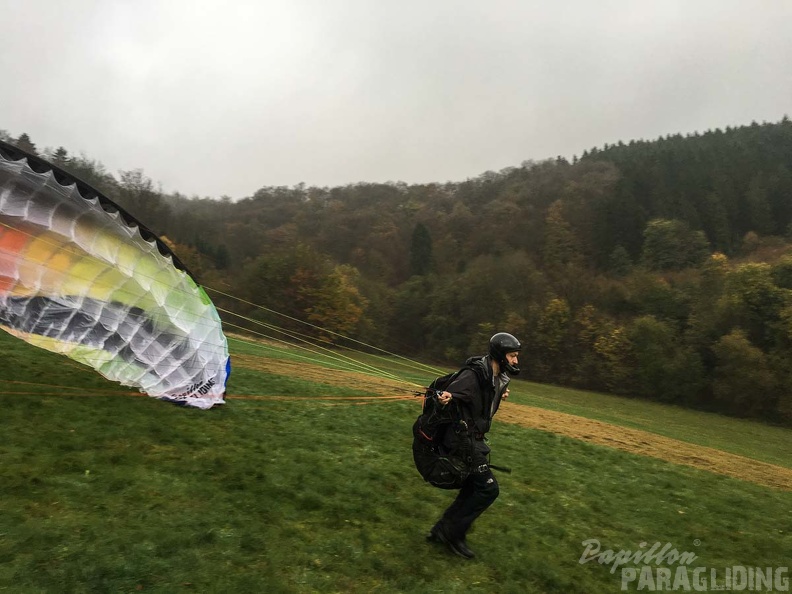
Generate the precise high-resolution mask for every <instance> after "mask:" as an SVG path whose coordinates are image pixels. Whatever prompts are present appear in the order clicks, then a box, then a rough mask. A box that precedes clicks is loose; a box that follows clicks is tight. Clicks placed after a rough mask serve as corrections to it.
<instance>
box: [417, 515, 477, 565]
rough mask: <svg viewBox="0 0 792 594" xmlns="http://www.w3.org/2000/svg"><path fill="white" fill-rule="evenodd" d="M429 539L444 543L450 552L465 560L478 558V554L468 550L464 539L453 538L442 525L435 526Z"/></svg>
mask: <svg viewBox="0 0 792 594" xmlns="http://www.w3.org/2000/svg"><path fill="white" fill-rule="evenodd" d="M427 539H429V540H434V541H439V542H442V543H444V544H445V545H446V546H447V547H448V550H450V551H451V552H452V553H454V554H455V555H459V556H460V557H463V558H464V559H472V558H473V557H475V556H476V553H474V552H473V551H471V550H470V549H469V548H468V546H467V543H466V542H465V539H464V538H451V537H450V536H449V535H448V533H447V532H446V530H445V528H443V525H442V524H440V523H438V524H435V525H434V527H433V528H432V530H431V531H430V532H429V536H427Z"/></svg>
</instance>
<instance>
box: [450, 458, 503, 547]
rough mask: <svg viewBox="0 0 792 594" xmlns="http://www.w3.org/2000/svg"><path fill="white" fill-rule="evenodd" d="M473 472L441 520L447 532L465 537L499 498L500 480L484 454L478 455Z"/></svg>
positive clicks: (451, 535) (454, 535) (460, 537)
mask: <svg viewBox="0 0 792 594" xmlns="http://www.w3.org/2000/svg"><path fill="white" fill-rule="evenodd" d="M476 458H477V459H476V466H475V469H474V471H473V473H471V474H470V476H468V477H467V479H466V480H465V482H464V484H463V485H462V488H461V489H460V491H459V494H458V495H457V497H456V499H455V500H454V502H453V503H452V504H451V505H450V506H449V507H448V509H447V510H446V511H445V513H444V514H443V517H442V519H441V520H440V522H441V523H442V524H443V528H444V529H445V532H446V534H448V536H449V537H451V538H454V539H463V538H465V534H466V533H467V531H468V529H469V528H470V526H471V525H472V524H473V522H474V521H475V519H476V518H478V517H479V516H480V515H481V514H482V513H484V510H486V509H487V508H488V507H489V506H490V505H492V503H493V502H494V501H495V500H496V499H497V498H498V493H499V492H500V488H499V487H498V481H497V480H496V479H495V476H494V475H493V474H492V470H490V467H489V464H487V459H486V457H484V456H483V455H477V456H476Z"/></svg>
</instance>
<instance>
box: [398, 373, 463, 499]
mask: <svg viewBox="0 0 792 594" xmlns="http://www.w3.org/2000/svg"><path fill="white" fill-rule="evenodd" d="M465 369H468V368H467V367H465V368H463V369H460V370H459V371H456V372H454V373H449V374H448V375H444V376H441V377H438V378H437V379H435V380H434V381H433V382H432V383H431V384H429V387H428V388H427V390H426V392H425V393H424V396H423V399H424V401H423V412H422V413H421V414H420V415H419V416H418V418H417V419H416V420H415V423H414V424H413V448H412V449H413V460H414V461H415V468H416V469H417V470H418V472H419V473H420V474H421V476H422V477H423V479H424V480H425V481H426V482H428V483H429V484H431V485H433V486H435V487H439V488H441V489H459V488H460V487H461V486H462V484H463V483H464V482H465V479H466V478H467V477H468V475H469V474H470V473H471V472H472V471H473V452H474V448H475V442H474V433H473V424H472V423H471V422H468V421H466V420H465V419H464V418H463V415H462V411H461V410H460V406H459V403H458V402H456V401H455V400H454V399H451V402H449V403H448V404H447V405H445V406H443V405H442V404H440V402H439V401H438V399H437V398H438V396H439V395H440V394H442V392H443V391H444V390H445V389H446V388H447V387H448V386H449V385H451V382H453V381H454V380H455V379H456V378H457V376H458V375H459V374H460V373H461V372H462V371H464V370H465Z"/></svg>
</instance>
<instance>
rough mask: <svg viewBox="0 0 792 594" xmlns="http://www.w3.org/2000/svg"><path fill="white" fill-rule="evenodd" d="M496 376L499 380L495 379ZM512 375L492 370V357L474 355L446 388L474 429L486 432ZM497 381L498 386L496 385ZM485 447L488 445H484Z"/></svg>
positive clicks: (487, 449) (486, 448) (477, 431)
mask: <svg viewBox="0 0 792 594" xmlns="http://www.w3.org/2000/svg"><path fill="white" fill-rule="evenodd" d="M496 379H497V382H496ZM509 381H510V378H509V376H508V374H507V373H506V372H501V373H500V374H499V375H498V377H497V378H495V377H494V374H493V373H492V364H491V359H490V357H489V356H488V355H487V356H484V357H471V358H470V359H468V360H467V361H465V368H464V369H463V370H462V372H461V373H460V374H459V375H458V376H457V378H456V379H455V380H454V381H453V382H451V384H450V385H449V386H448V387H447V388H446V391H448V392H451V394H452V395H453V397H454V399H455V400H456V401H457V403H458V404H459V405H460V408H461V410H462V417H463V418H464V419H466V420H467V421H469V422H470V421H472V423H473V426H474V428H475V429H474V430H475V432H476V433H478V434H479V435H481V436H483V435H484V434H485V433H487V432H488V431H489V430H490V427H491V426H492V417H493V416H494V415H495V413H496V412H497V411H498V408H499V407H500V403H501V399H502V397H503V392H504V391H505V390H506V387H507V386H508V385H509ZM496 383H497V386H496ZM481 444H482V446H483V448H481V449H485V450H486V451H489V448H488V447H486V446H485V445H483V441H482V442H481Z"/></svg>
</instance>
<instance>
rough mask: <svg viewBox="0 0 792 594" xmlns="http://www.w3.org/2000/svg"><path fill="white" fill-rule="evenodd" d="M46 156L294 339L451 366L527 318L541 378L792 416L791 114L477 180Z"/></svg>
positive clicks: (729, 410)
mask: <svg viewBox="0 0 792 594" xmlns="http://www.w3.org/2000/svg"><path fill="white" fill-rule="evenodd" d="M27 140H28V142H29V141H30V139H29V138H28V139H27ZM28 148H30V146H28ZM34 148H35V147H34ZM49 157H50V158H51V160H52V161H53V162H54V163H55V164H56V165H59V166H61V167H63V168H64V169H67V170H69V171H71V172H72V173H74V174H75V175H77V176H78V177H82V178H84V179H85V180H86V181H88V182H90V183H92V184H94V185H95V186H96V187H97V188H99V189H100V190H101V191H103V192H105V193H107V194H108V195H109V196H111V197H112V198H113V199H114V200H116V201H117V202H118V203H119V204H121V205H123V206H124V207H126V208H127V209H129V210H130V211H131V212H132V214H134V215H136V216H137V217H138V218H140V219H141V220H142V221H144V222H145V223H147V224H148V225H149V226H151V228H152V229H153V230H154V231H156V232H158V233H160V234H163V235H165V236H167V238H168V240H169V241H170V243H171V245H172V246H173V248H174V250H175V251H176V253H177V254H179V256H180V258H181V259H182V260H183V261H184V262H185V263H186V264H187V266H188V267H189V268H190V269H191V270H192V271H193V272H194V273H195V274H196V275H197V276H198V277H199V278H200V279H202V280H203V282H204V283H205V284H206V285H207V287H208V288H209V290H210V293H211V294H212V297H213V298H214V299H215V300H216V302H217V303H218V304H219V306H220V307H221V308H222V309H224V310H225V313H224V314H223V315H224V319H225V320H226V322H227V323H228V324H230V325H233V328H234V329H237V330H238V329H240V328H253V327H254V326H253V325H252V324H253V322H250V318H254V319H256V320H257V321H258V322H263V323H266V324H268V325H269V328H270V330H268V331H267V332H270V333H271V334H272V335H273V336H278V337H281V335H279V334H277V332H275V331H274V330H272V329H271V328H272V327H273V326H276V327H280V328H285V329H288V330H290V331H294V330H300V331H302V330H305V327H304V326H303V325H302V324H301V323H300V322H297V321H295V320H303V321H307V322H309V323H310V324H312V325H313V327H312V329H310V330H308V332H309V333H310V334H312V335H313V336H314V337H317V336H320V335H323V332H324V333H325V334H326V333H327V332H331V333H335V336H336V338H335V340H340V339H339V338H338V335H344V336H349V337H352V338H354V339H356V340H359V341H363V342H366V343H369V344H372V345H375V346H377V347H379V348H385V349H387V350H388V351H392V352H396V353H400V354H419V355H420V356H422V357H426V358H428V359H431V360H433V361H436V362H438V363H442V364H446V365H448V364H451V365H456V364H458V363H459V362H460V361H462V360H464V358H465V357H466V356H468V355H470V354H474V353H477V352H479V351H480V350H481V349H482V348H483V347H482V345H484V344H486V339H487V338H488V337H489V336H490V335H491V334H493V333H494V332H495V331H498V330H508V331H510V332H512V333H513V334H515V335H517V336H518V337H521V338H522V339H523V340H524V342H525V343H526V351H525V356H524V360H525V365H524V367H525V369H526V372H525V373H526V374H527V377H528V378H529V379H532V380H535V381H538V382H543V383H552V384H556V385H565V386H571V387H578V388H585V389H591V390H598V391H606V392H611V393H615V394H624V395H630V396H635V397H640V398H645V399H651V400H655V401H660V402H671V403H675V404H679V405H682V406H688V407H693V408H697V409H702V410H710V411H718V412H720V413H725V414H729V415H735V416H744V417H754V418H761V419H764V420H766V421H769V422H771V423H786V424H788V423H790V422H792V374H790V371H789V365H788V361H789V360H790V359H791V358H792V324H790V320H792V293H791V292H790V291H792V255H791V254H792V246H790V244H789V243H788V241H787V235H788V230H789V227H790V222H792V174H790V171H792V122H790V121H789V119H788V118H786V117H785V118H784V119H783V120H782V121H780V122H778V123H763V124H757V123H753V124H751V125H749V126H742V127H736V128H727V129H725V130H720V129H718V130H711V131H706V132H703V133H692V134H687V135H684V136H683V135H681V134H676V135H669V136H667V137H665V138H659V139H657V140H652V141H643V140H642V141H629V142H626V143H625V142H619V143H616V144H614V145H609V146H604V147H602V148H595V149H590V150H587V151H585V152H584V153H583V154H582V156H581V157H580V158H575V159H573V161H572V162H568V161H566V160H564V159H552V160H548V161H544V162H535V163H534V162H526V163H523V164H522V165H521V166H519V167H512V168H508V169H505V170H503V171H500V172H486V173H483V174H481V175H479V176H477V177H475V178H472V179H469V180H466V181H463V182H446V183H435V184H423V185H407V184H403V183H389V184H370V183H358V184H351V185H348V186H343V187H333V188H327V187H322V188H320V187H310V186H305V185H299V186H295V187H291V188H286V187H263V188H261V189H260V190H259V191H257V192H256V193H255V194H254V195H253V196H251V197H249V198H246V199H244V200H240V201H238V202H231V201H230V200H213V199H209V198H202V199H199V198H192V199H188V198H186V197H183V196H180V195H162V194H160V193H158V192H157V190H156V186H155V184H154V183H153V182H152V180H150V179H148V178H146V176H145V175H144V173H143V172H142V171H140V170H132V171H125V172H121V173H120V175H119V177H118V179H116V178H115V177H114V176H112V175H110V174H108V173H107V172H106V171H105V170H104V168H103V167H102V166H101V164H100V163H98V162H96V161H91V160H89V159H87V158H76V157H72V156H70V155H69V153H68V151H67V150H66V149H65V148H62V147H61V148H60V149H58V150H55V151H49ZM213 290H214V292H213ZM253 304H257V305H260V306H264V308H265V309H260V308H258V307H256V306H254V305H253ZM240 315H241V316H244V318H240V317H238V316H240ZM245 318H246V319H245ZM320 329H322V330H320ZM256 331H257V332H261V331H262V330H261V327H256Z"/></svg>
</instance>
